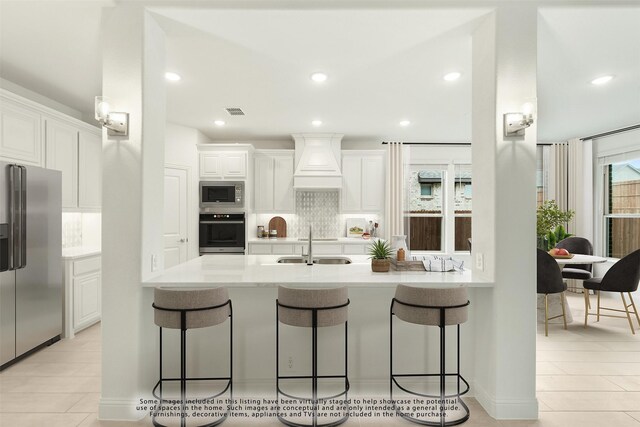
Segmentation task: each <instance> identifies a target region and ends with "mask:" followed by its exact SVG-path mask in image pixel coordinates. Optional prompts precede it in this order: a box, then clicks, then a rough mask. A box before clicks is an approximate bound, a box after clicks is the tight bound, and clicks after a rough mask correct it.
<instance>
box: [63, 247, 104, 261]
mask: <svg viewBox="0 0 640 427" xmlns="http://www.w3.org/2000/svg"><path fill="white" fill-rule="evenodd" d="M101 253H102V249H101V248H99V247H97V246H76V247H74V248H64V249H62V259H73V258H81V257H85V256H91V255H100V254H101Z"/></svg>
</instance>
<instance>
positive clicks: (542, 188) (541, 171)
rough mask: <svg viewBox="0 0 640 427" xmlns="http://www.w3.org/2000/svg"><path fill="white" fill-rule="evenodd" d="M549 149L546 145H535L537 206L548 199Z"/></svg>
mask: <svg viewBox="0 0 640 427" xmlns="http://www.w3.org/2000/svg"><path fill="white" fill-rule="evenodd" d="M549 150H550V147H549V146H548V145H538V146H537V147H536V194H537V203H538V206H541V205H542V203H543V202H544V201H545V200H547V199H549Z"/></svg>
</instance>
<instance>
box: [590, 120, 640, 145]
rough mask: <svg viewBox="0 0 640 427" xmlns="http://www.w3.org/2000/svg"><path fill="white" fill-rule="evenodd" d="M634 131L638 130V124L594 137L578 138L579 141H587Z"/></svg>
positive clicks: (639, 126) (639, 125) (639, 127)
mask: <svg viewBox="0 0 640 427" xmlns="http://www.w3.org/2000/svg"><path fill="white" fill-rule="evenodd" d="M634 129H640V123H639V124H637V125H633V126H627V127H624V128H620V129H615V130H610V131H609V132H603V133H597V134H595V135H589V136H584V137H582V138H580V141H586V140H587V139H594V138H602V137H603V136H609V135H615V134H616V133H622V132H627V131H630V130H634Z"/></svg>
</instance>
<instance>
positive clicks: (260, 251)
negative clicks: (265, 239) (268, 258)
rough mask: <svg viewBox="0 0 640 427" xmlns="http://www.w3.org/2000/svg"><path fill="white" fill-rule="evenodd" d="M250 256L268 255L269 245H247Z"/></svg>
mask: <svg viewBox="0 0 640 427" xmlns="http://www.w3.org/2000/svg"><path fill="white" fill-rule="evenodd" d="M249 254H250V255H270V254H271V245H249Z"/></svg>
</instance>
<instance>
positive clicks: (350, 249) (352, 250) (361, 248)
mask: <svg viewBox="0 0 640 427" xmlns="http://www.w3.org/2000/svg"><path fill="white" fill-rule="evenodd" d="M367 246H368V245H342V253H343V254H345V255H364V254H366V253H367Z"/></svg>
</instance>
